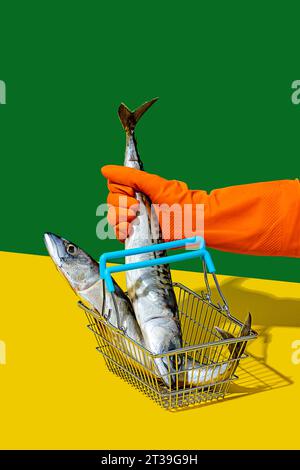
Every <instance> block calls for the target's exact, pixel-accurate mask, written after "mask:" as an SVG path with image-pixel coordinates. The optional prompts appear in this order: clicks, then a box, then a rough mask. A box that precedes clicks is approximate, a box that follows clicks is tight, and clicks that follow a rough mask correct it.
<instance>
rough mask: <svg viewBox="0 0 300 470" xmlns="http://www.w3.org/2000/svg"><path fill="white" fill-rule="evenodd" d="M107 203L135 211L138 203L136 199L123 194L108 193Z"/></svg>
mask: <svg viewBox="0 0 300 470" xmlns="http://www.w3.org/2000/svg"><path fill="white" fill-rule="evenodd" d="M107 204H109V205H110V206H115V207H124V208H125V209H129V208H130V209H132V210H135V211H137V210H138V207H139V203H138V201H137V200H136V199H134V198H133V197H130V196H126V195H125V194H120V193H108V196H107Z"/></svg>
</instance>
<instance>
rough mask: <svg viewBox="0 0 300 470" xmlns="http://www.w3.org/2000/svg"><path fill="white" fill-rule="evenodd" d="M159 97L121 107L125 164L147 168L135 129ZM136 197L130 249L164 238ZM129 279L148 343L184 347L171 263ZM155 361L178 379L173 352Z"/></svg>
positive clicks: (163, 348) (144, 201) (160, 349)
mask: <svg viewBox="0 0 300 470" xmlns="http://www.w3.org/2000/svg"><path fill="white" fill-rule="evenodd" d="M156 100H157V98H155V99H153V100H151V101H149V102H147V103H145V104H143V105H142V106H140V107H139V108H138V109H136V110H135V111H134V112H131V111H130V110H129V109H128V108H127V106H125V104H123V103H122V104H121V105H120V107H119V117H120V120H121V123H122V125H123V128H124V130H125V132H126V148H125V161H124V165H125V166H127V167H130V168H136V169H138V170H141V169H143V164H142V162H141V159H140V157H139V154H138V151H137V143H136V139H135V135H134V130H135V126H136V124H137V122H138V120H139V119H140V118H141V116H142V115H143V114H144V113H145V111H147V109H148V108H149V107H150V106H151V105H152V104H153V103H154V102H155V101H156ZM135 198H136V199H137V200H138V201H139V214H138V216H137V217H136V219H135V220H134V221H133V223H132V232H131V234H130V235H129V237H128V238H127V239H126V241H125V248H126V249H130V248H137V247H142V246H145V245H151V244H154V243H159V242H161V241H162V240H161V234H160V229H159V223H158V220H157V217H156V215H155V212H154V211H151V201H150V200H149V199H148V198H147V197H146V196H145V195H144V194H141V193H136V194H135ZM164 255H165V253H164V252H162V251H160V252H156V253H147V254H140V255H134V256H128V257H127V258H126V263H133V262H137V261H142V260H145V259H153V258H154V257H161V256H164ZM126 281H127V289H128V296H129V298H130V300H131V302H132V305H133V309H134V313H135V316H136V318H137V321H138V324H139V325H140V328H141V330H142V334H143V337H144V341H145V346H146V347H147V348H148V349H149V350H150V351H151V352H152V353H153V354H163V353H166V352H168V351H170V350H173V349H178V348H180V347H181V330H180V323H179V320H178V308H177V302H176V297H175V294H174V291H173V287H172V279H171V273H170V268H169V266H168V265H158V266H152V267H149V268H144V269H136V270H132V271H127V272H126ZM155 361H156V366H157V368H158V370H159V372H160V374H161V375H162V376H163V378H164V381H165V383H166V384H167V385H171V384H172V382H174V375H172V374H174V372H176V366H175V364H174V363H173V357H172V356H171V358H170V360H169V361H167V360H166V359H165V358H157V359H156V360H155ZM177 371H178V369H177Z"/></svg>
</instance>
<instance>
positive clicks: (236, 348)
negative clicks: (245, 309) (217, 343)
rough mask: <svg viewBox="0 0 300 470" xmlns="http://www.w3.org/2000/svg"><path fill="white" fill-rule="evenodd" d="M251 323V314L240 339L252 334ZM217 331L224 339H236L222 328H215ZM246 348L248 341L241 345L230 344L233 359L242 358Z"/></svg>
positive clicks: (240, 343)
mask: <svg viewBox="0 0 300 470" xmlns="http://www.w3.org/2000/svg"><path fill="white" fill-rule="evenodd" d="M251 323H252V317H251V314H250V313H249V314H248V316H247V318H246V321H245V323H244V325H243V327H242V329H241V333H240V337H242V336H248V335H249V334H250V332H251ZM215 329H216V330H217V332H218V333H219V335H220V336H221V337H222V338H223V339H231V338H235V336H233V335H232V334H231V333H228V331H225V330H222V328H219V327H217V326H215ZM245 348H246V341H240V342H239V343H231V344H228V349H229V351H230V353H231V354H232V359H236V358H237V357H239V356H241V355H242V354H243V352H244V351H245Z"/></svg>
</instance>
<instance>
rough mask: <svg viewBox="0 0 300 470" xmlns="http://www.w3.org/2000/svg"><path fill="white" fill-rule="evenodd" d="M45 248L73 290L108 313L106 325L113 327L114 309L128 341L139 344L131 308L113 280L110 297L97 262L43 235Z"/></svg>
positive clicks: (68, 244) (64, 242)
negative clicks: (100, 276)
mask: <svg viewBox="0 0 300 470" xmlns="http://www.w3.org/2000/svg"><path fill="white" fill-rule="evenodd" d="M44 241H45V245H46V248H47V250H48V252H49V255H50V256H51V258H52V260H53V262H54V264H55V265H56V267H57V269H58V270H59V271H60V272H61V273H62V274H63V275H64V277H65V278H66V279H67V281H68V282H69V284H70V286H71V287H72V289H73V291H74V292H75V293H76V294H77V295H78V296H79V297H80V298H82V299H83V300H84V301H85V302H88V304H89V305H90V306H91V307H92V308H94V309H95V310H97V312H99V313H100V314H101V315H102V314H106V313H107V312H110V313H109V315H110V316H109V318H108V320H109V322H110V323H111V324H112V325H113V326H114V327H117V326H118V324H117V315H116V308H115V307H116V306H117V309H118V312H119V316H120V323H121V326H122V327H123V328H124V330H125V333H126V335H127V336H129V338H131V339H133V340H134V341H136V342H137V343H139V344H141V345H143V344H144V341H143V336H142V333H141V329H140V327H139V325H138V323H137V321H136V318H135V316H134V312H133V308H132V305H131V303H130V301H129V299H128V298H127V296H126V295H125V293H124V292H123V291H122V289H121V288H120V287H119V286H118V284H117V283H116V282H115V281H114V284H115V292H114V294H113V295H114V298H113V296H112V294H110V292H109V291H107V290H106V289H105V291H104V293H103V284H102V281H101V280H100V279H99V265H98V263H97V262H96V261H95V260H94V259H93V258H92V257H91V256H90V255H88V254H87V253H86V252H85V251H83V250H82V249H81V248H79V247H78V246H77V245H75V243H72V242H70V241H68V240H66V239H65V238H61V237H59V236H57V235H54V234H53V233H49V232H48V233H45V235H44Z"/></svg>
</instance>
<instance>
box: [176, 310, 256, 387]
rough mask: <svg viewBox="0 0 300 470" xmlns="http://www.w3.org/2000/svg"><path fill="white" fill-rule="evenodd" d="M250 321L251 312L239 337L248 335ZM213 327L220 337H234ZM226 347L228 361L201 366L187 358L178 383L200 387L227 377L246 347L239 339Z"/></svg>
mask: <svg viewBox="0 0 300 470" xmlns="http://www.w3.org/2000/svg"><path fill="white" fill-rule="evenodd" d="M251 322H252V319H251V314H250V313H249V315H248V316H247V318H246V321H245V323H244V325H243V327H242V329H241V332H240V337H243V336H248V335H249V334H250V332H251ZM215 329H216V331H217V332H218V333H219V335H220V336H221V338H222V339H231V338H234V336H233V335H232V334H231V333H229V332H227V331H225V330H222V329H221V328H218V327H217V326H215ZM227 347H228V349H229V352H230V361H226V362H222V363H220V364H216V365H210V366H203V365H201V364H199V363H198V362H197V361H193V360H192V359H188V360H187V363H186V366H185V367H182V373H181V374H179V383H186V384H193V385H197V386H198V387H201V386H208V385H211V384H213V383H215V382H221V381H224V380H226V379H228V378H229V377H230V376H231V375H232V373H233V372H234V369H236V367H237V365H238V361H237V360H236V359H237V358H239V357H241V355H242V354H243V352H244V350H245V348H246V342H243V341H240V342H237V343H228V345H227Z"/></svg>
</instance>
